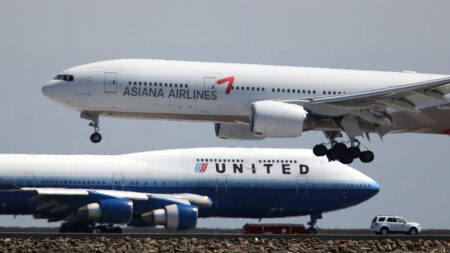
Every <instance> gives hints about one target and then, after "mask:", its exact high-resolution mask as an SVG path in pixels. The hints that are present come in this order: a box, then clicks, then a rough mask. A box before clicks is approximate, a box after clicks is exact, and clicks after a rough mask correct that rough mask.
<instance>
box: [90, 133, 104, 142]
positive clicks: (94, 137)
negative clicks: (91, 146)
mask: <svg viewBox="0 0 450 253" xmlns="http://www.w3.org/2000/svg"><path fill="white" fill-rule="evenodd" d="M90 139H91V142H92V143H99V142H100V141H102V136H101V134H99V133H93V134H91V137H90Z"/></svg>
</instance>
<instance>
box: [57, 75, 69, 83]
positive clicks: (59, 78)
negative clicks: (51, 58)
mask: <svg viewBox="0 0 450 253" xmlns="http://www.w3.org/2000/svg"><path fill="white" fill-rule="evenodd" d="M53 79H55V80H63V81H66V82H73V80H74V78H73V75H57V76H56V77H55V78H53Z"/></svg>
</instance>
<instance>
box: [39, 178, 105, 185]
mask: <svg viewBox="0 0 450 253" xmlns="http://www.w3.org/2000/svg"><path fill="white" fill-rule="evenodd" d="M41 182H42V183H43V184H79V185H105V184H106V182H105V181H100V180H71V179H64V180H63V179H42V181H41Z"/></svg>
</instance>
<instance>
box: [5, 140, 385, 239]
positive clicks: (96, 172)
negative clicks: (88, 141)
mask: <svg viewBox="0 0 450 253" xmlns="http://www.w3.org/2000/svg"><path fill="white" fill-rule="evenodd" d="M379 189H380V186H379V185H378V184H377V182H375V181H374V180H373V179H371V178H369V177H368V176H366V175H364V174H363V173H361V172H359V171H358V170H355V169H353V168H351V167H349V166H348V165H344V164H342V163H339V162H331V163H330V162H328V161H327V160H326V158H324V157H321V158H318V157H315V156H314V154H313V153H312V152H311V150H306V149H259V148H194V149H174V150H161V151H150V152H142V153H132V154H124V155H43V154H2V155H0V192H1V194H0V214H10V215H11V214H14V215H33V216H34V218H38V219H39V218H40V219H47V220H48V221H50V222H55V221H62V225H61V227H60V232H92V231H99V232H109V233H112V232H117V233H119V232H121V226H120V224H123V225H128V226H138V227H148V226H157V225H162V226H164V227H165V228H167V229H171V230H187V229H192V228H195V227H196V223H197V219H198V218H201V217H240V218H259V219H261V218H273V217H287V216H301V215H310V216H311V221H310V222H309V225H310V227H309V228H308V232H310V233H314V232H317V231H316V229H315V228H314V225H315V224H316V222H317V219H321V218H322V213H324V212H330V211H335V210H339V209H343V208H347V207H350V206H354V205H357V204H359V203H361V202H363V201H365V200H368V199H370V198H371V197H373V196H374V195H376V194H377V193H378V191H379ZM116 225H118V226H116Z"/></svg>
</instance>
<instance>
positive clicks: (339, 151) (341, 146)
mask: <svg viewBox="0 0 450 253" xmlns="http://www.w3.org/2000/svg"><path fill="white" fill-rule="evenodd" d="M332 149H334V151H336V153H337V154H338V155H339V156H340V155H342V154H344V153H345V151H346V150H347V146H345V144H344V143H336V144H334V146H333V148H332Z"/></svg>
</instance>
